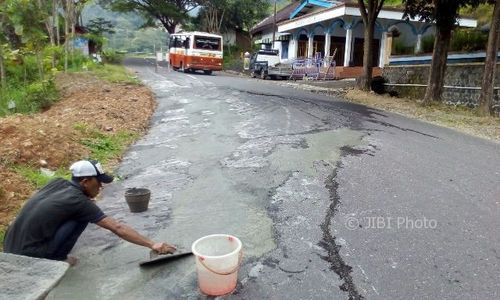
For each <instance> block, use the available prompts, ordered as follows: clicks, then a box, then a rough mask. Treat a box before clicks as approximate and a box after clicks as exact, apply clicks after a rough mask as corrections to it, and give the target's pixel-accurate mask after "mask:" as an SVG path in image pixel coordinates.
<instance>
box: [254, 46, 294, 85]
mask: <svg viewBox="0 0 500 300" xmlns="http://www.w3.org/2000/svg"><path fill="white" fill-rule="evenodd" d="M250 71H251V72H252V73H251V75H252V77H254V78H255V77H257V76H258V77H260V78H262V79H266V78H267V77H270V78H271V79H277V78H281V79H288V78H289V77H290V75H291V74H292V66H291V65H290V64H283V63H281V62H280V56H279V52H278V50H259V51H257V52H255V53H254V54H252V57H251V58H250Z"/></svg>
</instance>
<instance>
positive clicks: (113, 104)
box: [0, 74, 156, 227]
mask: <svg viewBox="0 0 500 300" xmlns="http://www.w3.org/2000/svg"><path fill="white" fill-rule="evenodd" d="M56 82H57V87H58V90H59V91H60V93H61V100H60V101H59V102H57V103H56V104H54V105H53V106H52V107H51V108H50V109H49V110H47V111H45V112H42V113H38V114H33V115H19V114H18V115H13V116H8V117H6V118H2V119H0V139H1V140H2V143H1V144H0V176H1V178H2V179H3V180H2V181H0V227H2V226H5V225H6V224H8V222H10V220H11V219H12V218H13V217H14V216H15V213H16V212H17V211H18V209H19V207H20V206H21V205H22V203H23V202H24V201H25V200H26V198H27V197H28V196H29V195H30V194H32V193H33V192H34V187H33V185H31V184H30V183H29V182H27V181H26V179H25V178H23V177H22V176H20V175H18V174H17V173H15V172H14V171H13V170H12V166H15V165H29V166H32V167H45V168H49V169H57V168H61V167H63V168H67V167H68V166H69V164H70V163H71V162H73V161H75V160H78V159H80V158H83V157H88V155H89V150H88V149H87V148H86V147H85V146H83V145H82V144H81V140H82V138H83V134H84V133H83V132H82V130H78V129H77V127H78V126H80V127H82V126H85V127H89V128H95V129H98V130H100V131H103V132H106V133H107V134H113V133H115V132H118V131H122V130H127V131H133V132H137V133H139V132H143V131H144V130H145V129H147V127H148V125H149V120H150V117H151V115H152V113H153V111H154V108H155V105H156V103H155V101H154V97H153V95H152V93H151V91H150V90H149V89H147V88H146V87H144V86H139V85H126V84H112V83H107V82H103V81H101V80H99V79H97V78H96V77H93V76H90V75H88V74H63V75H61V76H59V77H58V78H57V81H56Z"/></svg>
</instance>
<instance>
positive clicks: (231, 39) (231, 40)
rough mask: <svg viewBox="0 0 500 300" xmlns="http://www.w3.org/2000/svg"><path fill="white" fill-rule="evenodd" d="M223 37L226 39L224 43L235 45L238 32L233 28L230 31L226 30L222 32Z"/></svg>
mask: <svg viewBox="0 0 500 300" xmlns="http://www.w3.org/2000/svg"><path fill="white" fill-rule="evenodd" d="M222 38H223V41H224V45H235V44H236V33H235V32H234V30H231V31H229V32H224V33H223V34H222Z"/></svg>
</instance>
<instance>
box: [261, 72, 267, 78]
mask: <svg viewBox="0 0 500 300" xmlns="http://www.w3.org/2000/svg"><path fill="white" fill-rule="evenodd" d="M266 78H267V72H266V71H264V70H261V71H260V79H262V80H266Z"/></svg>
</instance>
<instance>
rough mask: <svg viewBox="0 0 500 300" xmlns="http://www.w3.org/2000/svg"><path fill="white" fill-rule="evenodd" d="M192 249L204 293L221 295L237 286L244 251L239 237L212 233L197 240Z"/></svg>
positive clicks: (199, 284)
mask: <svg viewBox="0 0 500 300" xmlns="http://www.w3.org/2000/svg"><path fill="white" fill-rule="evenodd" d="M191 249H192V251H193V254H194V255H195V256H196V270H197V272H198V286H199V287H200V290H201V291H202V292H203V293H204V294H206V295H209V296H221V295H225V294H229V293H231V292H232V291H233V290H234V289H235V288H236V283H237V281H238V269H239V268H240V264H241V258H242V253H243V252H242V250H241V241H240V240H239V239H238V238H236V237H234V236H231V235H227V234H212V235H208V236H205V237H202V238H200V239H198V240H196V241H195V242H194V243H193V245H192V247H191Z"/></svg>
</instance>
